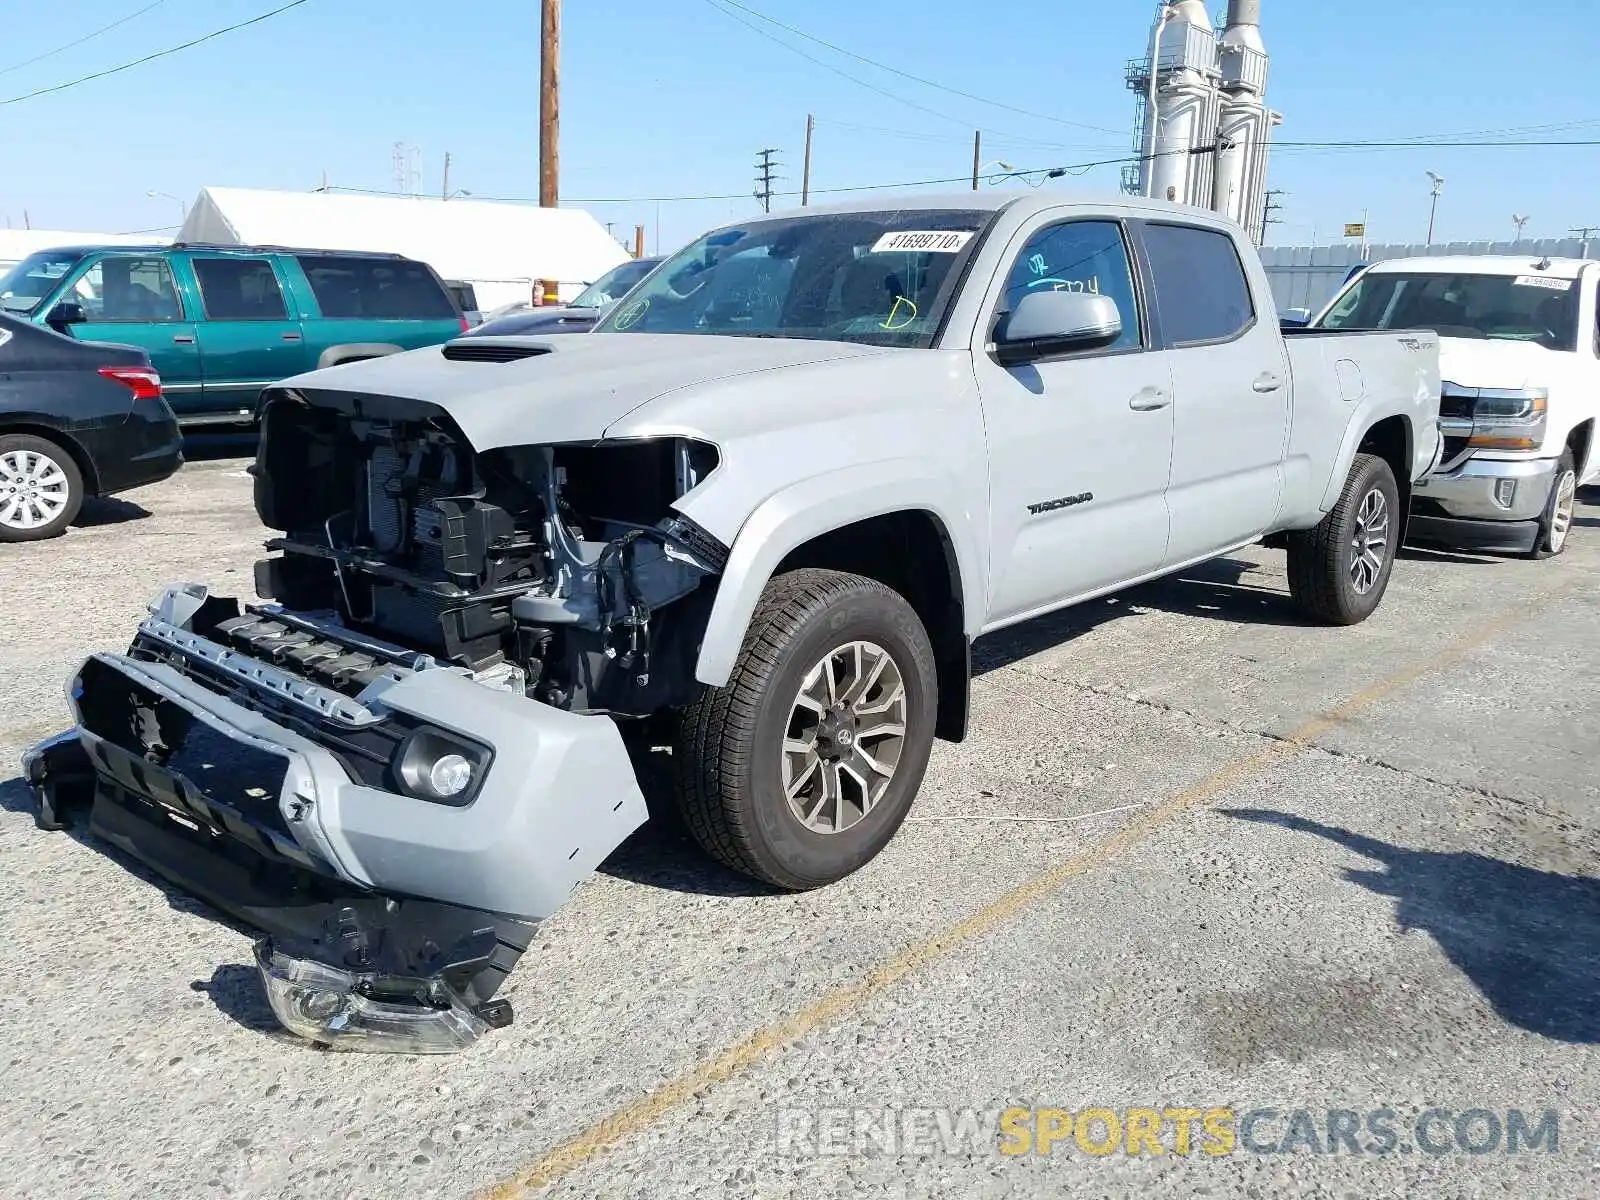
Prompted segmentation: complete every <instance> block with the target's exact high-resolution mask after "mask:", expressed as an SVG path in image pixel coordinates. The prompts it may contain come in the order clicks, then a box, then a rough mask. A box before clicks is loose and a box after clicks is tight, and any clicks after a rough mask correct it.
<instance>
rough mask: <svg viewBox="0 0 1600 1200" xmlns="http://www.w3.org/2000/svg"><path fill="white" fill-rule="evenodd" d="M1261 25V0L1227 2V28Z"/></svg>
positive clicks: (1230, 0) (1229, 0)
mask: <svg viewBox="0 0 1600 1200" xmlns="http://www.w3.org/2000/svg"><path fill="white" fill-rule="evenodd" d="M1259 24H1261V0H1228V28H1229V29H1232V28H1233V27H1234V26H1235V25H1259Z"/></svg>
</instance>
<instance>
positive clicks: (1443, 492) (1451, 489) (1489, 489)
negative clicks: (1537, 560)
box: [1413, 457, 1556, 521]
mask: <svg viewBox="0 0 1600 1200" xmlns="http://www.w3.org/2000/svg"><path fill="white" fill-rule="evenodd" d="M1555 477H1556V460H1555V459H1553V458H1540V459H1532V460H1524V461H1518V462H1505V461H1500V460H1496V459H1482V458H1477V457H1473V458H1469V459H1467V461H1466V462H1464V463H1462V464H1461V465H1460V466H1459V467H1456V468H1455V469H1454V470H1451V471H1446V472H1443V473H1441V474H1435V475H1429V476H1428V477H1427V478H1425V479H1423V480H1421V481H1420V482H1419V483H1418V484H1417V485H1416V487H1415V489H1414V490H1413V499H1414V500H1421V501H1427V504H1426V505H1424V506H1423V508H1424V510H1425V511H1426V512H1427V515H1429V516H1437V517H1442V518H1454V519H1456V520H1462V521H1536V520H1538V519H1539V517H1540V516H1541V515H1543V513H1544V507H1545V503H1546V502H1547V501H1548V500H1549V499H1550V487H1551V484H1552V483H1553V482H1554V481H1555ZM1508 492H1509V493H1510V495H1509V498H1507V496H1506V493H1508ZM1502 500H1506V502H1505V503H1502Z"/></svg>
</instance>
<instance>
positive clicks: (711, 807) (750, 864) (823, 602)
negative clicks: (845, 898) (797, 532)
mask: <svg viewBox="0 0 1600 1200" xmlns="http://www.w3.org/2000/svg"><path fill="white" fill-rule="evenodd" d="M858 641H865V642H869V643H871V644H873V645H875V646H877V647H881V648H882V649H883V650H885V651H887V653H888V656H889V658H890V659H891V660H892V662H893V666H894V669H895V670H897V671H898V672H899V674H900V678H901V681H902V682H903V683H904V686H905V709H904V716H905V721H904V724H905V735H904V740H903V741H902V742H901V743H900V747H899V758H898V762H897V764H896V765H895V768H894V772H893V774H892V776H891V777H890V779H889V782H888V785H887V787H885V788H884V790H883V792H882V794H881V796H880V797H879V798H878V799H877V801H876V803H874V804H872V805H871V806H870V807H868V806H866V805H858V806H857V807H865V808H866V812H865V815H864V816H861V817H860V818H859V819H858V820H857V821H856V823H855V824H853V825H850V826H849V827H848V828H844V829H841V830H839V831H837V832H825V833H824V832H816V831H815V830H813V829H812V828H809V827H808V826H807V825H806V824H805V823H804V822H803V821H802V819H801V817H800V816H799V815H797V814H796V813H795V812H794V811H793V809H792V808H791V806H790V804H789V801H788V798H787V796H786V795H785V789H784V784H783V780H784V769H785V750H784V741H785V738H786V737H788V736H789V735H790V733H791V719H792V711H791V710H792V708H793V706H794V704H795V702H796V699H797V697H798V696H799V694H800V690H801V687H802V684H803V683H804V682H805V679H806V677H807V675H808V674H809V673H810V672H811V671H812V670H813V669H814V668H815V667H816V666H817V665H818V664H820V663H822V662H823V661H824V660H825V659H827V658H828V657H829V656H830V654H832V653H833V652H834V651H837V650H840V649H841V648H844V647H848V646H850V645H851V644H852V643H854V642H858ZM935 680H936V665H935V662H934V656H933V646H932V644H931V643H930V642H929V639H928V634H927V631H926V630H925V629H924V628H923V626H922V622H921V621H920V620H918V618H917V614H916V613H915V612H914V611H913V610H912V608H911V606H910V605H909V604H907V603H906V601H905V600H904V599H903V598H901V597H900V596H899V595H898V594H897V593H895V592H894V591H892V590H891V589H889V588H887V587H885V586H884V585H883V584H881V583H878V582H877V581H875V580H872V579H867V578H864V577H863V576H860V575H849V574H845V573H843V572H839V571H824V570H816V569H805V570H798V571H792V572H786V573H784V574H782V575H779V576H777V577H775V578H774V579H773V580H772V581H771V582H769V583H768V584H767V587H766V590H765V591H764V592H763V594H762V597H761V602H760V604H759V605H758V606H757V608H756V612H755V616H754V618H753V619H752V620H751V623H750V629H749V631H748V633H746V635H745V641H744V646H743V648H742V650H741V651H740V654H739V660H738V662H737V663H736V664H735V666H734V671H733V675H732V676H731V678H730V679H729V681H728V684H727V686H726V687H721V688H703V689H701V692H700V694H699V695H698V696H697V697H696V699H695V700H694V701H693V702H692V703H691V704H690V705H689V706H688V707H687V708H686V709H685V710H684V711H683V713H682V715H681V716H682V719H681V722H680V726H679V736H678V740H677V744H676V746H675V747H674V753H673V760H674V764H673V765H674V774H675V777H676V778H675V785H676V786H675V791H676V796H677V801H678V808H679V811H680V812H681V813H682V815H683V819H684V824H685V825H686V826H687V827H688V829H689V832H690V833H691V834H692V835H693V837H694V839H695V841H696V842H698V843H699V844H700V846H701V847H702V848H704V849H705V851H706V852H707V853H708V854H710V855H711V856H712V857H713V858H715V859H717V860H718V861H719V862H721V863H723V864H724V865H725V866H728V867H731V868H732V869H733V870H735V871H739V872H741V873H743V874H746V875H750V876H753V877H754V878H756V879H759V880H762V881H763V882H765V883H769V884H772V885H774V886H776V887H780V888H784V889H786V890H789V891H805V890H807V889H810V888H816V887H822V886H825V885H826V884H830V883H833V882H835V881H837V880H839V879H842V878H844V877H845V876H846V875H849V874H851V873H852V872H854V871H856V870H858V869H860V868H861V867H862V866H864V865H865V864H866V863H867V862H869V861H870V860H871V859H872V858H874V857H875V856H876V855H877V854H878V853H879V852H880V851H881V850H882V849H883V848H884V846H886V845H887V844H888V843H889V841H890V839H891V838H893V837H894V835H895V833H896V832H897V831H898V830H899V828H900V825H901V823H902V822H903V821H904V820H905V817H906V813H907V812H908V811H909V810H910V808H911V803H912V801H913V800H914V799H915V798H916V794H917V789H918V788H919V787H920V786H921V784H922V777H923V774H924V773H925V771H926V770H927V765H928V756H929V754H930V753H931V751H932V749H933V731H934V716H935V711H936V709H937V707H938V705H937V687H936V683H935ZM835 805H836V809H840V808H842V806H841V804H840V802H837V801H836V802H835Z"/></svg>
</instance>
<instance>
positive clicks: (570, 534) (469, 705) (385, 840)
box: [24, 391, 726, 1052]
mask: <svg viewBox="0 0 1600 1200" xmlns="http://www.w3.org/2000/svg"><path fill="white" fill-rule="evenodd" d="M714 467H715V451H714V450H713V449H712V448H711V447H708V446H705V445H702V444H699V443H693V442H688V441H685V440H683V439H674V438H667V439H661V440H659V441H647V442H636V443H627V444H611V445H608V444H605V443H598V444H593V443H592V444H586V445H581V446H572V445H567V446H530V447H516V448H507V449H495V450H491V451H488V452H483V453H479V452H475V451H474V450H473V449H472V447H470V446H469V445H467V444H466V442H465V439H464V438H462V437H461V435H460V433H459V431H458V430H456V429H455V428H454V427H453V425H452V423H451V422H450V420H449V418H448V417H447V416H446V415H445V414H444V413H443V412H442V410H439V409H437V408H434V407H433V406H430V405H425V404H422V403H420V402H416V401H406V400H394V399H390V398H384V397H364V396H352V395H344V394H339V393H330V394H325V395H321V396H319V397H318V398H317V400H316V402H311V401H309V400H308V399H307V397H305V396H303V395H301V394H299V393H295V392H282V391H280V392H278V393H276V394H275V395H274V396H273V398H272V400H271V401H270V402H269V404H268V405H267V406H266V410H265V416H264V421H263V433H262V441H261V448H260V451H259V452H258V457H257V462H256V466H255V467H254V468H253V470H254V473H255V475H256V506H257V510H258V512H259V513H260V515H261V518H262V520H263V522H264V523H266V524H267V525H268V526H269V527H271V528H273V529H275V530H278V531H280V533H281V536H278V537H275V538H274V539H272V540H271V541H269V542H268V543H267V544H268V548H269V549H270V550H272V551H275V552H276V553H275V555H274V556H273V557H271V558H268V559H266V560H264V561H263V562H261V563H259V564H257V571H256V584H257V587H256V590H257V592H258V593H259V595H260V598H261V601H260V602H246V603H241V602H239V601H237V600H234V599H230V598H223V597H217V596H213V595H211V594H210V592H209V591H208V590H207V589H206V588H205V587H204V586H201V585H197V584H185V585H182V586H177V587H172V588H169V589H168V590H167V591H166V592H165V593H164V594H163V595H162V596H160V597H159V598H158V599H157V601H156V602H155V603H154V604H152V606H151V609H150V616H149V618H148V619H147V620H146V621H144V622H143V623H142V624H141V625H140V627H139V630H138V633H137V635H136V636H135V637H134V639H133V642H132V644H131V645H130V646H129V648H128V651H127V652H126V653H125V654H108V653H100V654H95V655H92V656H91V657H90V658H88V659H87V660H86V661H85V662H84V663H83V665H82V667H81V668H80V670H79V671H78V673H77V675H76V677H75V678H74V679H73V680H72V682H71V685H70V687H69V697H70V701H71V705H72V709H73V713H74V718H75V722H76V725H75V728H74V729H73V730H72V731H71V732H69V733H67V734H64V735H60V736H58V737H56V738H52V739H50V740H49V741H47V742H45V743H42V744H41V745H40V746H38V747H35V748H34V749H33V750H30V751H29V752H28V754H27V755H25V756H24V773H25V776H26V778H27V779H28V781H29V783H30V784H31V786H32V787H33V789H34V792H35V795H36V797H37V801H38V821H39V823H40V824H41V825H42V826H44V827H46V828H62V827H65V826H66V825H67V824H69V823H72V822H74V821H75V820H76V821H80V822H82V823H83V825H84V827H85V828H86V829H87V831H88V832H89V833H91V834H92V835H93V836H95V837H97V838H100V839H102V840H103V841H105V842H107V843H108V844H110V845H113V846H116V847H118V848H119V849H120V850H122V851H124V852H125V853H127V854H129V855H130V856H132V857H133V858H135V859H137V860H138V861H140V862H143V863H145V864H146V865H148V866H149V867H151V868H152V869H153V870H155V871H156V872H158V873H159V874H161V875H163V876H165V877H166V878H167V879H169V880H171V881H172V882H173V883H175V884H177V885H178V886H179V887H180V888H182V889H184V890H186V891H189V892H192V893H194V894H196V895H198V896H200V897H202V898H204V899H205V900H207V901H208V902H210V903H212V904H213V905H215V906H216V907H217V908H219V909H221V910H223V911H224V912H227V913H229V914H231V915H233V916H234V917H236V918H237V919H239V920H240V921H242V922H243V923H244V924H246V925H249V926H251V927H253V928H255V929H258V930H260V931H262V932H263V933H264V935H265V936H264V937H263V938H262V940H261V941H260V942H259V943H258V944H257V947H256V959H257V965H258V967H259V969H260V973H261V978H262V981H263V985H264V987H265V989H266V992H267V996H268V999H269V1000H270V1002H271V1004H272V1009H273V1012H274V1013H275V1014H276V1016H277V1018H278V1020H279V1021H280V1022H281V1023H282V1024H283V1025H284V1026H285V1027H286V1028H288V1029H290V1030H292V1031H293V1032H295V1033H297V1034H300V1035H302V1036H304V1037H306V1038H309V1039H311V1040H313V1041H316V1042H319V1043H322V1044H325V1045H328V1046H333V1047H338V1048H347V1049H361V1050H391V1051H404V1052H442V1051H452V1050H456V1049H460V1048H462V1047H463V1046H466V1045H468V1044H470V1043H471V1042H473V1041H474V1040H476V1039H477V1038H478V1037H480V1036H481V1035H482V1034H483V1033H484V1032H486V1031H487V1030H489V1029H492V1028H496V1027H498V1026H501V1025H504V1024H507V1023H509V1021H510V1019H511V1009H510V1005H509V1003H508V1002H507V1001H506V1000H505V999H503V998H497V992H498V991H499V990H500V987H501V985H502V984H503V982H504V981H505V978H506V976H507V975H508V974H509V973H510V971H511V970H512V968H513V967H514V966H515V964H516V962H517V960H518V959H519V958H520V956H521V955H522V953H523V952H524V951H525V950H526V948H527V946H528V944H529V942H530V940H531V938H532V936H533V932H534V930H535V928H536V926H537V924H538V922H539V921H541V920H543V919H544V918H546V917H548V916H549V915H550V914H551V913H552V912H554V911H555V909H556V908H558V907H559V906H560V905H561V904H562V903H563V902H564V901H565V900H566V899H567V897H568V896H569V895H570V894H571V892H572V891H573V889H574V888H576V887H577V886H578V884H579V883H581V882H582V880H583V879H584V878H586V877H587V876H588V875H589V874H590V873H591V872H592V871H593V870H594V869H595V868H596V867H598V866H599V864H600V863H601V862H602V861H603V860H604V859H605V857H606V856H607V855H609V854H610V853H611V851H612V850H613V849H615V847H616V846H617V845H618V844H620V843H621V842H622V840H623V839H624V838H626V837H627V836H628V835H629V834H630V833H632V832H633V831H634V830H635V829H637V828H638V827H639V826H640V825H641V824H642V823H643V822H644V820H645V819H646V807H645V803H644V798H643V795H642V794H641V792H640V789H639V785H638V783H637V781H636V779H635V777H634V772H633V766H632V762H631V759H630V754H629V747H628V740H627V739H625V737H624V730H626V729H631V728H632V727H634V726H638V725H643V723H644V722H643V719H644V718H648V717H650V716H652V715H654V714H657V713H660V712H663V711H666V710H668V709H670V708H672V707H675V706H677V705H679V704H682V703H683V702H684V701H685V700H686V699H687V698H688V695H689V692H690V689H692V687H693V686H694V682H693V674H694V673H693V657H694V654H695V652H696V649H697V647H698V644H699V640H700V637H701V635H702V633H703V630H704V623H705V616H706V613H707V611H708V610H709V604H710V599H711V597H710V593H711V590H712V589H711V588H710V587H706V586H703V585H705V584H706V583H707V582H709V581H714V580H715V578H716V576H717V573H718V572H719V571H720V569H721V565H722V562H723V561H724V558H725V553H726V552H725V550H724V549H723V547H721V546H720V545H719V544H718V543H717V542H716V541H715V539H713V538H711V537H710V536H709V535H707V534H705V533H704V532H703V531H701V530H699V529H698V528H697V527H695V526H694V525H692V523H690V522H688V521H687V520H686V519H685V518H683V517H682V516H681V515H679V514H677V513H676V512H675V511H674V510H673V509H672V507H671V505H672V503H673V502H674V501H675V500H676V499H677V498H678V497H680V496H682V495H683V494H685V493H686V492H687V491H688V490H689V489H691V488H693V487H694V486H696V484H697V483H698V482H699V481H700V480H701V479H703V478H704V476H705V475H706V474H707V473H708V472H709V471H710V470H712V469H714Z"/></svg>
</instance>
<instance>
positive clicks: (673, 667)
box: [215, 394, 727, 717]
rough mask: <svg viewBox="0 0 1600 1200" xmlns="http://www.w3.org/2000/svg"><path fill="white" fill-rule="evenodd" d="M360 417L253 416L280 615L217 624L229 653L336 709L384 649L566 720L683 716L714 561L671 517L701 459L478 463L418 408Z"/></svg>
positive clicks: (496, 453)
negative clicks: (323, 696)
mask: <svg viewBox="0 0 1600 1200" xmlns="http://www.w3.org/2000/svg"><path fill="white" fill-rule="evenodd" d="M356 408H357V411H354V412H346V411H340V410H336V409H334V408H328V407H322V406H319V405H313V404H308V403H305V402H304V401H303V400H301V399H300V398H299V397H296V396H294V395H293V394H290V395H286V396H279V397H277V398H275V399H274V400H273V401H272V402H271V403H270V404H269V405H268V407H267V410H266V412H265V414H264V417H263V425H262V436H261V451H260V454H259V457H258V461H257V465H256V466H255V467H254V468H253V473H254V475H255V480H256V482H255V498H256V508H257V510H258V512H259V514H260V516H261V519H262V521H263V522H264V523H265V524H266V525H267V526H268V527H269V528H272V529H276V530H279V531H281V532H282V534H283V536H281V537H276V538H273V539H272V540H270V541H268V542H267V548H268V549H269V550H271V551H274V552H276V553H275V556H274V557H271V558H268V559H265V560H263V561H261V562H258V563H257V565H256V591H257V593H258V594H259V595H260V596H261V597H263V598H264V599H270V600H275V601H276V602H277V604H276V605H273V606H270V607H262V606H247V607H246V609H245V610H244V612H242V613H241V614H239V615H238V616H237V617H235V618H230V619H227V620H224V621H222V622H220V623H219V624H218V625H217V626H216V630H215V632H216V635H217V636H219V637H222V638H225V639H226V642H227V644H228V645H229V647H230V648H231V649H234V650H237V651H241V652H244V653H247V654H250V655H252V656H253V657H257V658H260V659H262V660H264V661H267V662H270V663H273V664H275V665H277V666H279V667H283V668H285V669H288V670H291V671H293V672H295V673H296V674H299V675H302V676H304V677H307V678H309V679H311V680H314V681H316V682H317V683H320V684H322V685H325V686H327V687H330V688H333V689H335V690H336V691H339V692H342V693H344V694H345V695H349V696H354V695H357V694H359V693H360V692H361V691H362V690H363V689H365V688H367V687H368V686H370V685H371V684H372V683H373V682H374V680H376V679H378V678H381V677H382V676H383V675H384V674H385V673H386V672H387V671H389V670H390V669H391V667H392V665H393V663H392V660H393V657H394V656H393V653H392V650H393V648H394V647H396V646H399V647H404V648H405V649H406V650H408V651H414V652H416V653H418V654H420V655H425V656H428V657H430V658H431V659H433V660H435V661H437V662H438V663H439V664H440V665H445V664H449V665H451V666H454V667H456V668H458V669H462V670H465V671H467V672H470V673H471V674H472V675H473V677H474V678H476V679H478V680H479V681H480V682H483V683H487V684H490V685H492V686H496V687H500V688H503V689H505V690H508V691H512V692H515V693H517V694H521V695H526V696H529V697H532V698H534V699H537V700H539V701H541V702H543V703H546V704H549V705H551V706H552V707H554V708H558V709H563V710H566V711H570V712H574V713H580V714H587V713H608V714H611V715H615V716H623V717H627V716H646V715H649V714H651V713H654V712H658V711H660V710H662V709H664V708H668V707H672V706H676V705H680V704H682V703H685V702H686V701H687V699H688V698H689V696H688V689H689V688H690V687H692V685H693V679H694V655H695V654H696V653H697V651H698V646H699V641H700V637H701V635H702V633H703V631H704V628H705V622H706V619H707V615H708V613H709V611H710V603H711V599H712V596H711V593H712V591H713V589H712V588H711V587H702V586H701V585H702V584H703V583H705V582H706V581H707V580H708V579H714V577H715V576H716V575H717V574H718V573H719V572H720V570H721V569H722V566H723V564H724V562H725V560H726V555H727V551H726V549H725V548H724V547H723V546H722V545H721V544H720V543H719V542H717V541H716V539H715V538H713V537H711V536H710V535H709V534H707V533H706V532H705V531H703V530H701V529H700V528H699V527H697V526H696V525H694V524H693V523H692V522H691V521H689V520H688V519H687V518H686V517H684V516H682V515H681V514H679V513H676V512H674V511H673V510H672V508H671V504H672V502H673V501H674V500H675V499H677V498H678V497H679V496H681V495H683V494H685V493H686V492H687V491H689V490H690V489H691V488H693V487H694V486H696V485H697V484H698V483H699V482H700V481H701V480H703V479H704V478H705V477H706V476H707V475H708V474H709V473H710V472H711V471H712V470H714V469H715V467H716V465H717V452H716V450H715V448H714V447H712V446H710V445H708V444H706V443H703V442H696V441H691V440H688V439H683V438H660V439H652V440H640V441H628V442H612V443H598V444H588V445H558V446H519V447H511V448H503V449H495V450H490V451H487V452H484V453H475V452H474V451H473V449H472V448H471V447H470V446H469V445H468V444H467V442H466V440H465V439H464V438H463V437H462V436H461V435H460V434H459V432H458V431H457V430H456V429H455V427H454V425H453V423H452V422H451V420H450V419H449V417H447V416H446V415H445V414H444V413H443V412H442V411H440V410H438V409H436V408H433V407H432V406H430V405H426V404H422V403H420V402H400V401H396V402H387V401H385V402H384V403H382V404H378V403H373V404H371V405H369V406H367V411H362V406H361V405H360V404H359V401H358V402H357V403H356ZM371 410H381V411H382V413H383V414H384V415H376V414H375V413H373V412H372V411H371ZM391 414H394V415H391ZM286 614H288V615H286ZM351 635H354V636H353V637H352V636H351ZM363 636H364V637H366V638H370V639H371V640H372V643H373V644H372V645H370V646H363V645H362V642H361V639H362V637H363Z"/></svg>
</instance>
